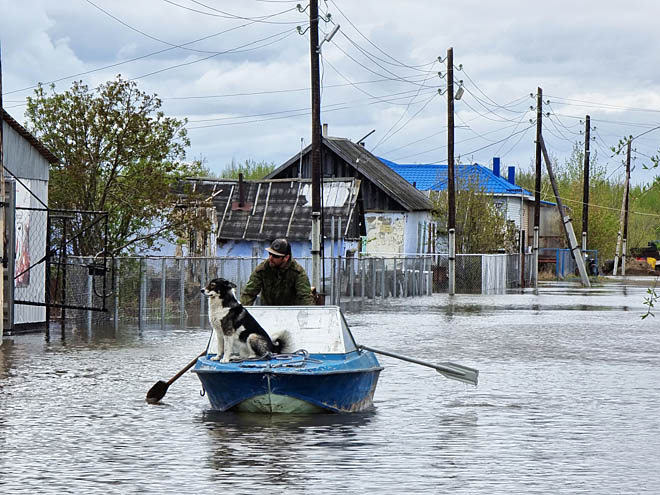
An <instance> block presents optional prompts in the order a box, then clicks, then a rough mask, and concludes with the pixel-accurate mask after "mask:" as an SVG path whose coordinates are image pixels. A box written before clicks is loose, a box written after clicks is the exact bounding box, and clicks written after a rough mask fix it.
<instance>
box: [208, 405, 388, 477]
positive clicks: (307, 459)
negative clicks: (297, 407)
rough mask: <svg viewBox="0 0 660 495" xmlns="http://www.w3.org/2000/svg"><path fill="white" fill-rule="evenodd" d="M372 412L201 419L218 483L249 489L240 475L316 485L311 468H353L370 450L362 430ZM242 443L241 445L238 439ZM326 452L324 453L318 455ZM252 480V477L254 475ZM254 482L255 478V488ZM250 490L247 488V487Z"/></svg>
mask: <svg viewBox="0 0 660 495" xmlns="http://www.w3.org/2000/svg"><path fill="white" fill-rule="evenodd" d="M374 414H375V413H374V412H368V413H358V414H308V415H283V414H280V415H264V414H249V413H231V412H228V413H220V412H214V411H205V412H203V414H202V415H201V418H200V419H199V421H200V422H201V423H202V424H203V426H204V428H205V430H206V431H207V432H208V435H209V440H210V444H211V445H212V447H211V448H210V449H209V452H208V465H209V467H210V468H211V469H213V470H214V471H215V476H216V477H217V478H218V479H222V480H225V483H226V482H227V480H230V483H231V484H234V485H236V486H239V485H246V483H245V480H244V479H241V477H240V475H239V476H238V477H237V478H236V479H233V478H232V475H233V474H237V473H245V472H252V473H254V472H255V470H256V472H257V473H259V474H258V475H257V476H258V477H259V478H261V477H263V478H264V480H263V481H264V482H267V483H268V484H269V486H272V485H276V486H279V487H281V488H282V489H285V488H292V487H295V486H298V487H304V486H310V487H311V486H313V484H314V483H315V481H314V480H315V479H316V477H317V473H316V472H315V469H314V468H313V466H318V464H319V463H327V462H332V463H333V464H334V465H338V464H339V465H341V464H346V465H350V464H352V463H353V462H354V453H355V452H360V451H363V449H367V450H368V449H369V448H370V443H369V442H368V441H367V437H365V436H363V435H362V434H361V430H362V429H364V428H366V427H368V425H369V424H370V423H371V421H372V419H373V417H374ZM237 440H238V441H237ZM321 452H322V455H319V453H321ZM252 476H254V474H252ZM254 482H255V480H254V479H252V480H251V482H250V483H251V484H253V483H254ZM246 486H247V485H246Z"/></svg>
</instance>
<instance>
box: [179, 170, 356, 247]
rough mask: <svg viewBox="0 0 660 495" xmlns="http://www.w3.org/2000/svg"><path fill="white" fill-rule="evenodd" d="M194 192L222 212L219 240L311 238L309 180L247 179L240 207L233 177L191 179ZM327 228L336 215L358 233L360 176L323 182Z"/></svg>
mask: <svg viewBox="0 0 660 495" xmlns="http://www.w3.org/2000/svg"><path fill="white" fill-rule="evenodd" d="M183 183H184V184H188V185H191V186H192V187H191V190H192V192H194V193H197V194H202V196H203V197H204V198H212V201H213V204H214V205H215V207H216V210H217V213H218V229H217V232H218V233H217V238H218V239H219V240H220V239H233V240H242V239H244V240H272V239H276V238H278V237H286V238H287V239H289V240H292V241H305V240H309V239H310V238H311V230H312V201H311V181H310V180H309V179H271V180H265V179H264V180H256V181H253V180H250V181H243V184H244V206H243V207H242V208H240V207H238V202H239V182H238V180H231V179H217V180H216V179H206V178H203V179H202V178H200V179H186V180H185V181H183ZM323 186H324V187H323V203H324V209H323V216H324V229H325V232H330V225H331V221H332V220H331V218H332V217H335V218H336V219H337V218H341V221H342V230H343V231H344V237H346V238H349V239H354V238H357V237H359V222H360V216H359V214H358V207H357V206H358V205H357V200H358V193H359V190H360V181H359V180H357V179H325V180H324V184H323Z"/></svg>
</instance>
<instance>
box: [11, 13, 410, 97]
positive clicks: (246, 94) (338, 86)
mask: <svg viewBox="0 0 660 495" xmlns="http://www.w3.org/2000/svg"><path fill="white" fill-rule="evenodd" d="M255 1H256V0H255ZM385 81H391V79H374V80H372V81H359V82H351V83H345V84H326V85H324V87H325V88H343V87H347V86H355V85H361V84H374V83H379V82H385ZM409 82H419V81H413V80H410V81H409ZM310 89H311V88H309V87H306V88H291V89H273V90H269V91H254V92H249V93H228V94H224V95H202V96H171V97H163V98H161V100H163V101H165V100H199V99H206V98H231V97H238V96H260V95H270V94H279V93H295V92H301V91H310ZM412 91H416V90H410V92H412ZM5 101H6V100H5ZM17 101H20V100H17Z"/></svg>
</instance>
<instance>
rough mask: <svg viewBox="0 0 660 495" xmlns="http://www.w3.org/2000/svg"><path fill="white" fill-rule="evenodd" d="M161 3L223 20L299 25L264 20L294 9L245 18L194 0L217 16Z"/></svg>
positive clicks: (176, 4) (170, 1)
mask: <svg viewBox="0 0 660 495" xmlns="http://www.w3.org/2000/svg"><path fill="white" fill-rule="evenodd" d="M162 1H163V2H165V3H169V4H170V5H174V6H175V7H179V8H181V9H184V10H189V11H191V12H195V13H197V14H202V15H207V16H211V17H220V18H223V19H238V20H244V21H252V22H257V23H263V24H289V25H295V24H299V22H298V21H286V22H284V21H283V22H277V21H267V20H266V19H270V18H272V17H275V16H276V15H280V14H283V13H286V12H291V11H293V10H296V8H295V7H293V8H290V9H286V10H283V11H282V12H279V13H277V14H271V15H267V16H260V17H245V16H240V15H236V14H231V13H229V12H225V11H222V10H219V9H216V8H214V7H211V6H208V5H205V4H202V3H200V2H197V1H196V0H191V1H192V2H194V3H196V4H198V5H201V6H203V7H206V8H207V9H210V10H213V11H214V12H218V14H213V13H211V12H204V11H203V10H197V9H193V8H191V7H186V6H185V5H181V4H179V3H176V2H173V1H172V0H162Z"/></svg>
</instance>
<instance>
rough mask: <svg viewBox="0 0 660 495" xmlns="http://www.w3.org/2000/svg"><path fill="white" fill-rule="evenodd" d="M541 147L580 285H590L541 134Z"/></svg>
mask: <svg viewBox="0 0 660 495" xmlns="http://www.w3.org/2000/svg"><path fill="white" fill-rule="evenodd" d="M541 149H542V152H543V157H544V158H545V166H546V167H547V169H548V177H549V178H550V184H551V185H552V191H553V192H554V193H555V200H556V201H557V209H558V210H559V217H560V218H561V222H562V225H563V226H564V232H565V234H566V239H567V240H568V245H569V246H570V248H571V253H572V254H573V259H574V260H575V264H576V265H577V267H578V272H579V273H580V278H581V279H582V285H584V286H585V287H591V283H590V282H589V275H588V274H587V268H586V266H585V263H584V257H583V256H582V251H581V250H580V245H579V244H578V242H577V238H576V237H575V232H574V231H573V224H572V222H571V217H569V216H568V214H567V213H566V211H565V210H564V205H563V204H562V202H561V197H560V196H559V188H558V187H557V181H556V180H555V174H554V172H553V171H552V164H551V163H550V157H549V156H548V150H547V149H546V147H545V142H544V141H543V136H541Z"/></svg>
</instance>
